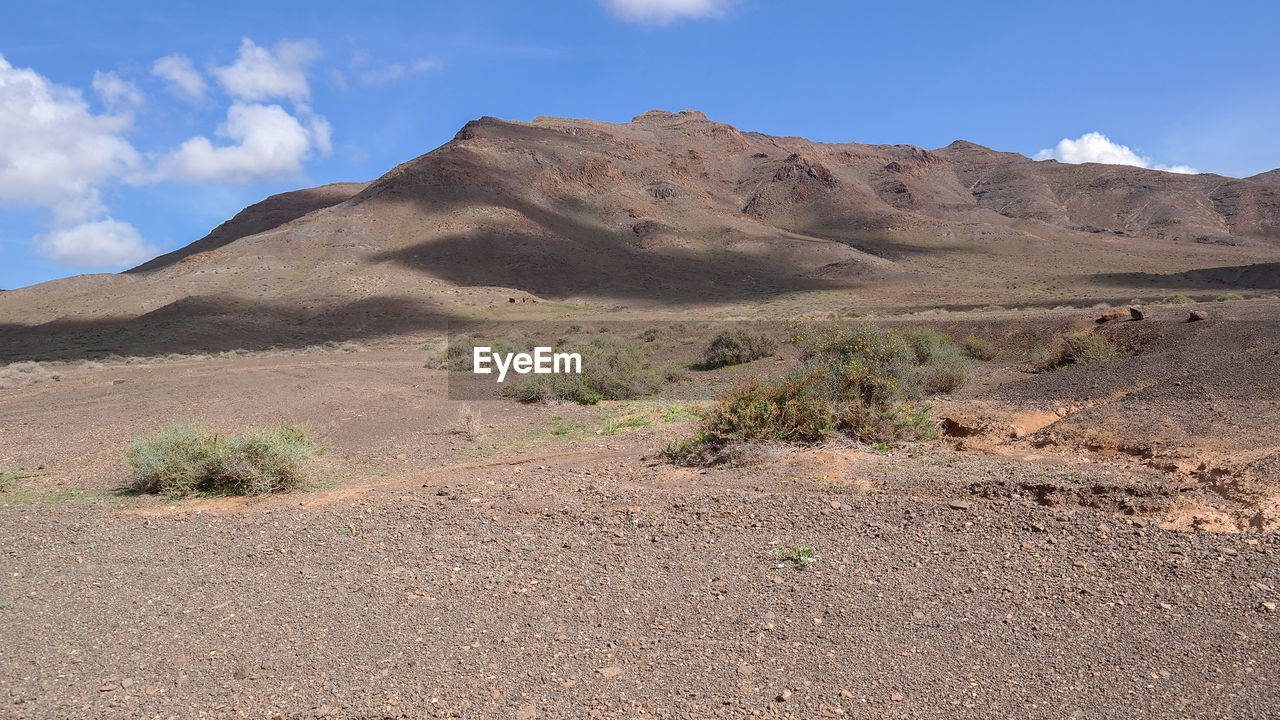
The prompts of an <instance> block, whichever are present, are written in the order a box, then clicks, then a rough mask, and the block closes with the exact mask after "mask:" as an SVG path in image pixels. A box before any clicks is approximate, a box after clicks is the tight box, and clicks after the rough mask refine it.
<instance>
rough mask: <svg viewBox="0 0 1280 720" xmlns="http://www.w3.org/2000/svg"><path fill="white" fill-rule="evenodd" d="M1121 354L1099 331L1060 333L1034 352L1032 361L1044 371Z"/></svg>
mask: <svg viewBox="0 0 1280 720" xmlns="http://www.w3.org/2000/svg"><path fill="white" fill-rule="evenodd" d="M1122 355H1123V353H1122V352H1120V349H1119V348H1117V347H1116V346H1114V345H1112V344H1111V341H1109V340H1108V339H1107V337H1106V336H1105V335H1101V334H1099V333H1088V334H1085V335H1060V336H1058V337H1057V338H1056V339H1055V340H1054V341H1053V343H1052V344H1051V345H1050V346H1049V347H1047V348H1045V349H1044V350H1041V351H1040V352H1039V353H1037V354H1036V356H1035V358H1034V363H1035V366H1036V369H1037V370H1040V371H1041V372H1044V371H1048V370H1057V369H1059V368H1065V367H1070V366H1072V365H1089V364H1092V363H1099V362H1102V361H1104V360H1113V359H1115V358H1118V357H1121V356H1122Z"/></svg>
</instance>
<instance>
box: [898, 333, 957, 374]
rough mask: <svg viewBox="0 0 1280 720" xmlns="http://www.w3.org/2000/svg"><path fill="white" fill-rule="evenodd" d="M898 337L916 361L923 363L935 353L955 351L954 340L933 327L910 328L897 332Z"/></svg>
mask: <svg viewBox="0 0 1280 720" xmlns="http://www.w3.org/2000/svg"><path fill="white" fill-rule="evenodd" d="M898 338H899V339H900V340H901V341H902V342H903V343H905V344H906V346H907V347H908V348H910V349H911V352H912V354H913V355H915V358H916V362H917V363H919V364H921V365H923V364H925V363H927V362H929V360H930V359H931V358H933V357H934V356H935V355H940V354H947V353H951V352H955V350H956V341H955V340H952V339H951V336H950V335H948V334H946V333H944V332H942V331H941V330H935V329H933V328H910V329H908V330H903V331H901V332H899V333H898Z"/></svg>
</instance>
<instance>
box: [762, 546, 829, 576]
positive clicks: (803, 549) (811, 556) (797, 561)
mask: <svg viewBox="0 0 1280 720" xmlns="http://www.w3.org/2000/svg"><path fill="white" fill-rule="evenodd" d="M773 554H774V555H776V556H777V557H778V559H779V560H781V561H782V562H781V563H779V564H778V566H779V567H793V568H796V569H799V570H803V569H804V568H807V567H809V566H810V565H812V564H813V563H815V562H818V555H817V553H815V552H814V551H813V548H811V547H809V546H808V545H801V546H800V547H794V548H788V549H786V550H782V549H778V550H775V551H774V553H773Z"/></svg>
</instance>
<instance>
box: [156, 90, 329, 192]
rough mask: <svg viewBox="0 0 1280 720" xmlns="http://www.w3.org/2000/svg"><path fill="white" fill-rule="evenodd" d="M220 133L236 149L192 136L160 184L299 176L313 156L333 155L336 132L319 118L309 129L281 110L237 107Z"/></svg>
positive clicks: (169, 160)
mask: <svg viewBox="0 0 1280 720" xmlns="http://www.w3.org/2000/svg"><path fill="white" fill-rule="evenodd" d="M217 134H218V135H219V136H221V137H224V138H226V139H228V140H231V141H232V144H229V145H214V144H213V142H212V141H211V140H209V138H207V137H204V136H197V137H193V138H191V139H190V140H187V141H186V142H184V143H183V144H182V146H181V147H179V148H178V149H177V150H175V151H174V152H172V153H170V154H169V155H168V156H167V157H165V158H164V159H163V160H161V161H160V164H159V167H158V169H157V170H158V178H157V179H176V180H192V181H197V182H213V183H244V182H251V181H253V180H260V179H262V178H267V177H275V176H281V175H293V174H297V173H299V172H301V171H302V162H303V160H306V159H307V158H308V157H310V156H311V155H313V154H314V152H316V151H318V152H319V153H321V154H327V153H328V152H329V151H330V149H331V143H330V136H331V135H332V128H331V127H330V125H329V123H328V121H326V120H325V119H324V118H322V117H318V116H312V117H310V118H309V119H308V122H307V124H306V125H304V124H303V123H302V122H301V121H299V120H298V118H296V117H294V116H293V115H290V114H289V113H288V112H286V111H285V109H284V108H282V107H280V106H279V105H262V104H245V103H233V104H232V105H231V108H230V109H229V110H228V111H227V120H226V122H225V123H223V124H222V125H221V126H220V127H219V128H218V131H217Z"/></svg>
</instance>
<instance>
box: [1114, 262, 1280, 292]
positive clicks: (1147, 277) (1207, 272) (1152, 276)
mask: <svg viewBox="0 0 1280 720" xmlns="http://www.w3.org/2000/svg"><path fill="white" fill-rule="evenodd" d="M1092 278H1093V280H1094V281H1095V282H1097V283H1099V284H1103V285H1120V286H1137V287H1141V286H1143V285H1150V286H1152V287H1161V288H1168V289H1176V290H1225V289H1232V290H1280V262H1271V263H1254V264H1251V265H1233V266H1229V267H1211V268H1199V269H1196V270H1187V271H1185V272H1179V273H1166V274H1158V273H1145V272H1127V273H1098V274H1096V275H1093V276H1092Z"/></svg>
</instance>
